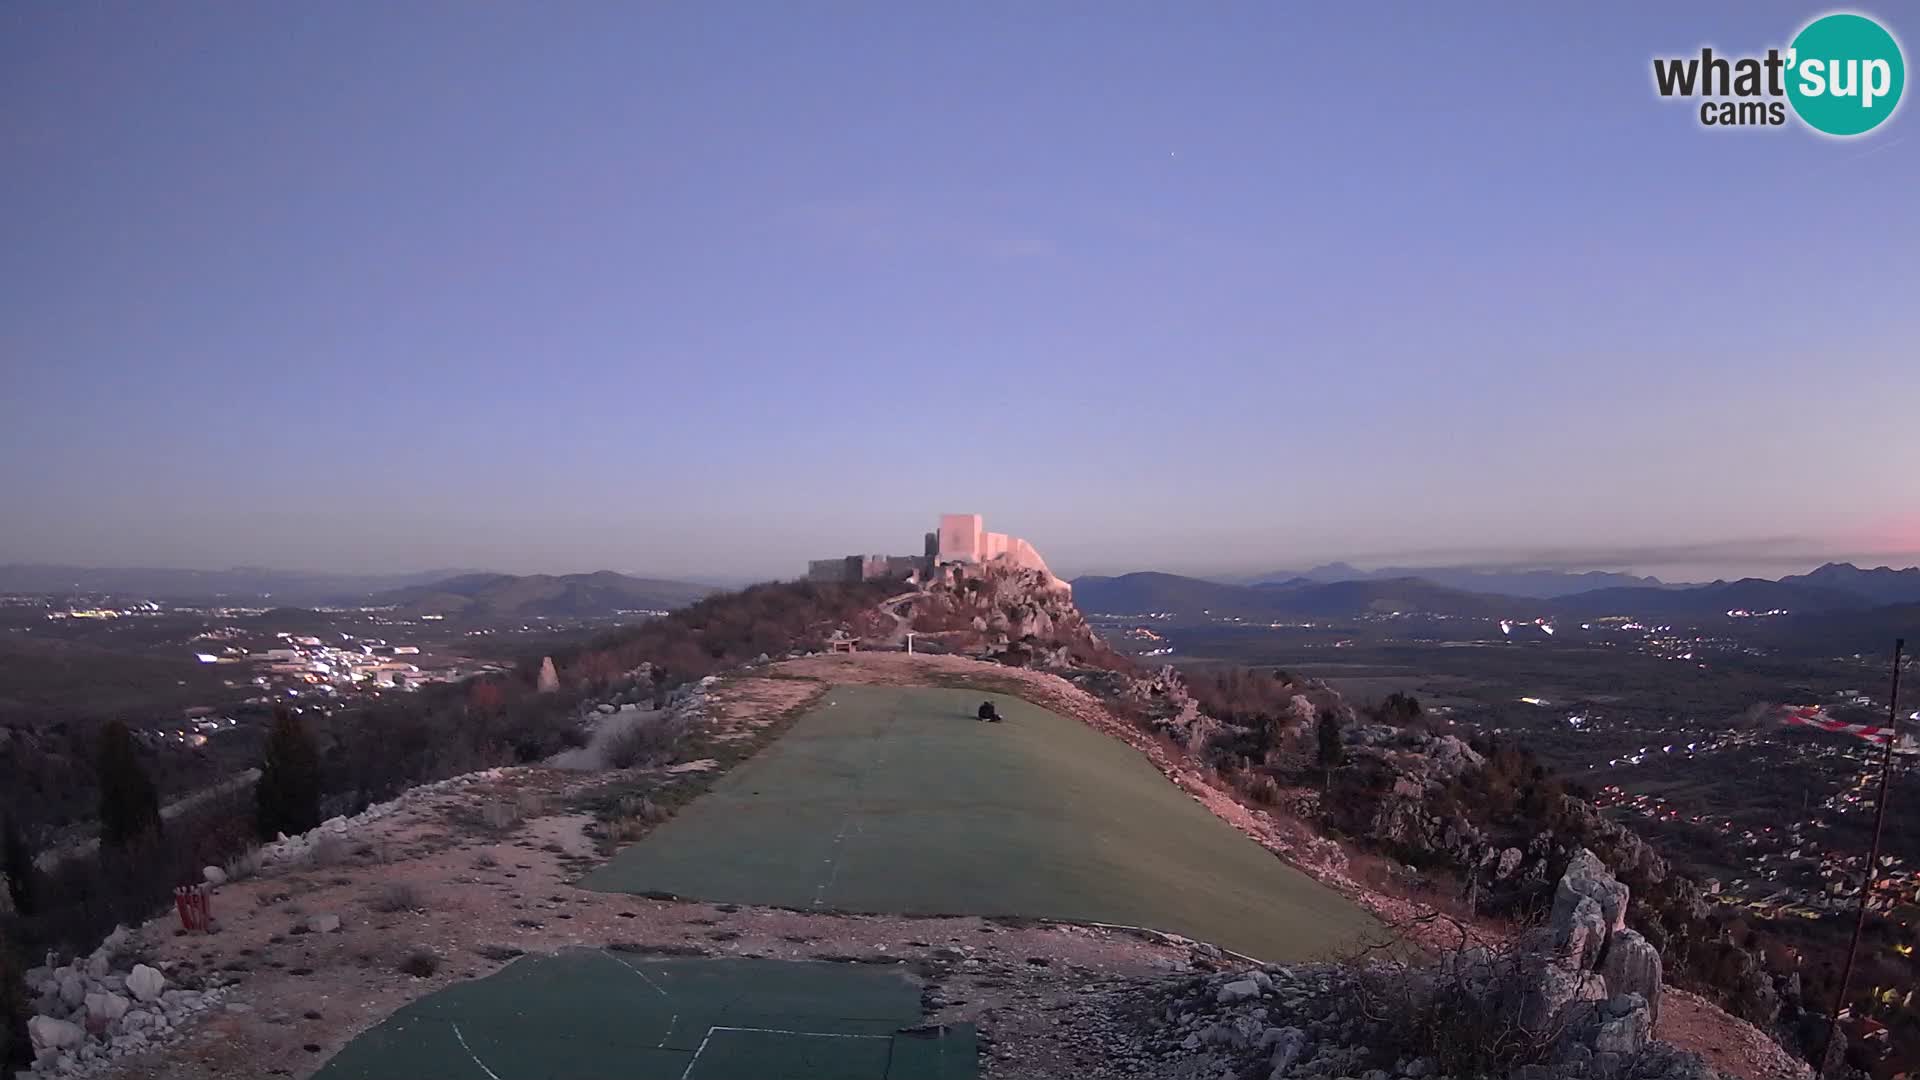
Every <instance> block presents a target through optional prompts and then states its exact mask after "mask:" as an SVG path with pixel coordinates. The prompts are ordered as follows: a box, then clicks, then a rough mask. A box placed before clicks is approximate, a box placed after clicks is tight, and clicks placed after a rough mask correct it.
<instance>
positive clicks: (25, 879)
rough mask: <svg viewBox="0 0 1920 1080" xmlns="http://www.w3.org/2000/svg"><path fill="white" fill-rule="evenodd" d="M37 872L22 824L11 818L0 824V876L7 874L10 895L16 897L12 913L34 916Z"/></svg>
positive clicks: (8, 893)
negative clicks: (34, 891) (34, 886)
mask: <svg viewBox="0 0 1920 1080" xmlns="http://www.w3.org/2000/svg"><path fill="white" fill-rule="evenodd" d="M38 873H39V871H38V870H36V869H35V868H34V865H33V851H32V849H31V848H29V847H27V838H26V836H25V834H23V833H22V832H21V831H20V823H19V822H18V821H15V820H14V819H13V818H12V817H8V818H7V819H6V820H5V821H4V822H0V874H4V875H6V879H7V895H8V896H10V897H12V898H13V910H15V911H17V912H19V913H20V914H22V915H32V914H33V913H34V909H35V905H34V897H33V885H34V878H35V876H37V875H38Z"/></svg>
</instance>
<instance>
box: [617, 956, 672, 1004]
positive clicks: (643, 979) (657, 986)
mask: <svg viewBox="0 0 1920 1080" xmlns="http://www.w3.org/2000/svg"><path fill="white" fill-rule="evenodd" d="M600 952H601V954H602V955H604V956H605V957H606V958H607V959H609V960H611V961H613V962H614V963H616V964H619V965H620V966H621V967H623V968H626V969H627V970H628V971H631V972H633V973H634V974H635V975H638V976H640V981H641V982H644V983H646V984H647V985H648V986H651V987H653V992H654V993H656V994H659V995H660V996H661V997H663V998H666V999H668V1000H672V999H673V995H672V994H669V993H667V992H666V991H665V990H662V989H660V984H659V983H657V982H654V981H653V980H652V979H649V978H647V973H646V972H644V971H641V970H640V969H639V968H637V967H634V966H633V965H632V964H629V963H627V962H626V961H625V960H622V959H620V958H619V957H618V956H615V955H614V954H612V953H610V952H608V951H607V950H605V949H601V950H600Z"/></svg>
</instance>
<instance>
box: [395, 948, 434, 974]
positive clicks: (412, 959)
mask: <svg viewBox="0 0 1920 1080" xmlns="http://www.w3.org/2000/svg"><path fill="white" fill-rule="evenodd" d="M439 970H440V958H439V957H437V956H435V955H433V954H432V953H430V952H428V951H427V950H425V949H415V950H413V951H412V952H410V953H408V954H407V955H406V957H405V958H403V959H402V960H401V961H400V973H401V974H403V975H411V976H413V977H414V978H416V979H425V978H429V977H431V976H432V975H433V973H434V972H436V971H439Z"/></svg>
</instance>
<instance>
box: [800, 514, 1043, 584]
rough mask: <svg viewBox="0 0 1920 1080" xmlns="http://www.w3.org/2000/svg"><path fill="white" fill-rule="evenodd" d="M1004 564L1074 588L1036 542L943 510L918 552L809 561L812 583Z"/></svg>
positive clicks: (918, 577) (922, 575)
mask: <svg viewBox="0 0 1920 1080" xmlns="http://www.w3.org/2000/svg"><path fill="white" fill-rule="evenodd" d="M994 562H1000V563H1003V564H1006V565H1011V566H1016V567H1019V568H1021V569H1025V570H1033V571H1037V572H1039V573H1040V574H1043V575H1045V576H1046V579H1047V582H1048V584H1049V585H1052V586H1054V587H1057V588H1061V589H1066V588H1070V587H1071V586H1069V585H1068V584H1067V583H1066V582H1064V581H1062V580H1060V579H1059V578H1058V577H1055V576H1054V574H1053V571H1052V570H1049V569H1048V568H1047V561H1046V560H1045V559H1043V558H1041V557H1040V552H1039V550H1038V549H1037V548H1035V547H1034V546H1033V545H1032V544H1030V543H1028V542H1027V541H1026V540H1025V539H1023V538H1021V537H1018V536H1008V535H1007V534H1006V533H997V532H987V531H986V526H985V525H984V524H983V522H982V521H981V518H980V515H979V514H942V515H940V528H939V529H937V530H935V531H934V532H930V533H928V534H926V546H925V550H924V551H923V552H922V553H921V554H919V555H844V556H841V557H840V558H837V559H814V560H813V561H811V562H809V563H808V564H807V580H808V581H872V580H877V579H881V578H890V577H905V578H910V579H912V580H914V581H916V582H919V581H927V580H930V579H931V578H932V576H933V574H934V572H935V570H937V569H938V568H939V567H942V566H952V565H955V564H959V563H965V564H971V565H976V566H980V565H986V564H988V563H994Z"/></svg>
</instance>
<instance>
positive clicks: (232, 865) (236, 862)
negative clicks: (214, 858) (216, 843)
mask: <svg viewBox="0 0 1920 1080" xmlns="http://www.w3.org/2000/svg"><path fill="white" fill-rule="evenodd" d="M265 863H266V856H265V854H264V853H263V852H261V850H260V849H259V848H257V847H255V848H248V849H247V850H245V851H243V852H241V853H240V854H238V855H235V856H234V857H233V858H231V859H228V860H227V864H226V865H225V866H224V867H222V868H221V869H223V870H225V871H226V872H227V880H228V881H245V880H247V879H248V878H250V877H252V876H254V875H255V874H258V873H259V872H260V867H261V866H263V865H264V864H265Z"/></svg>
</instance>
